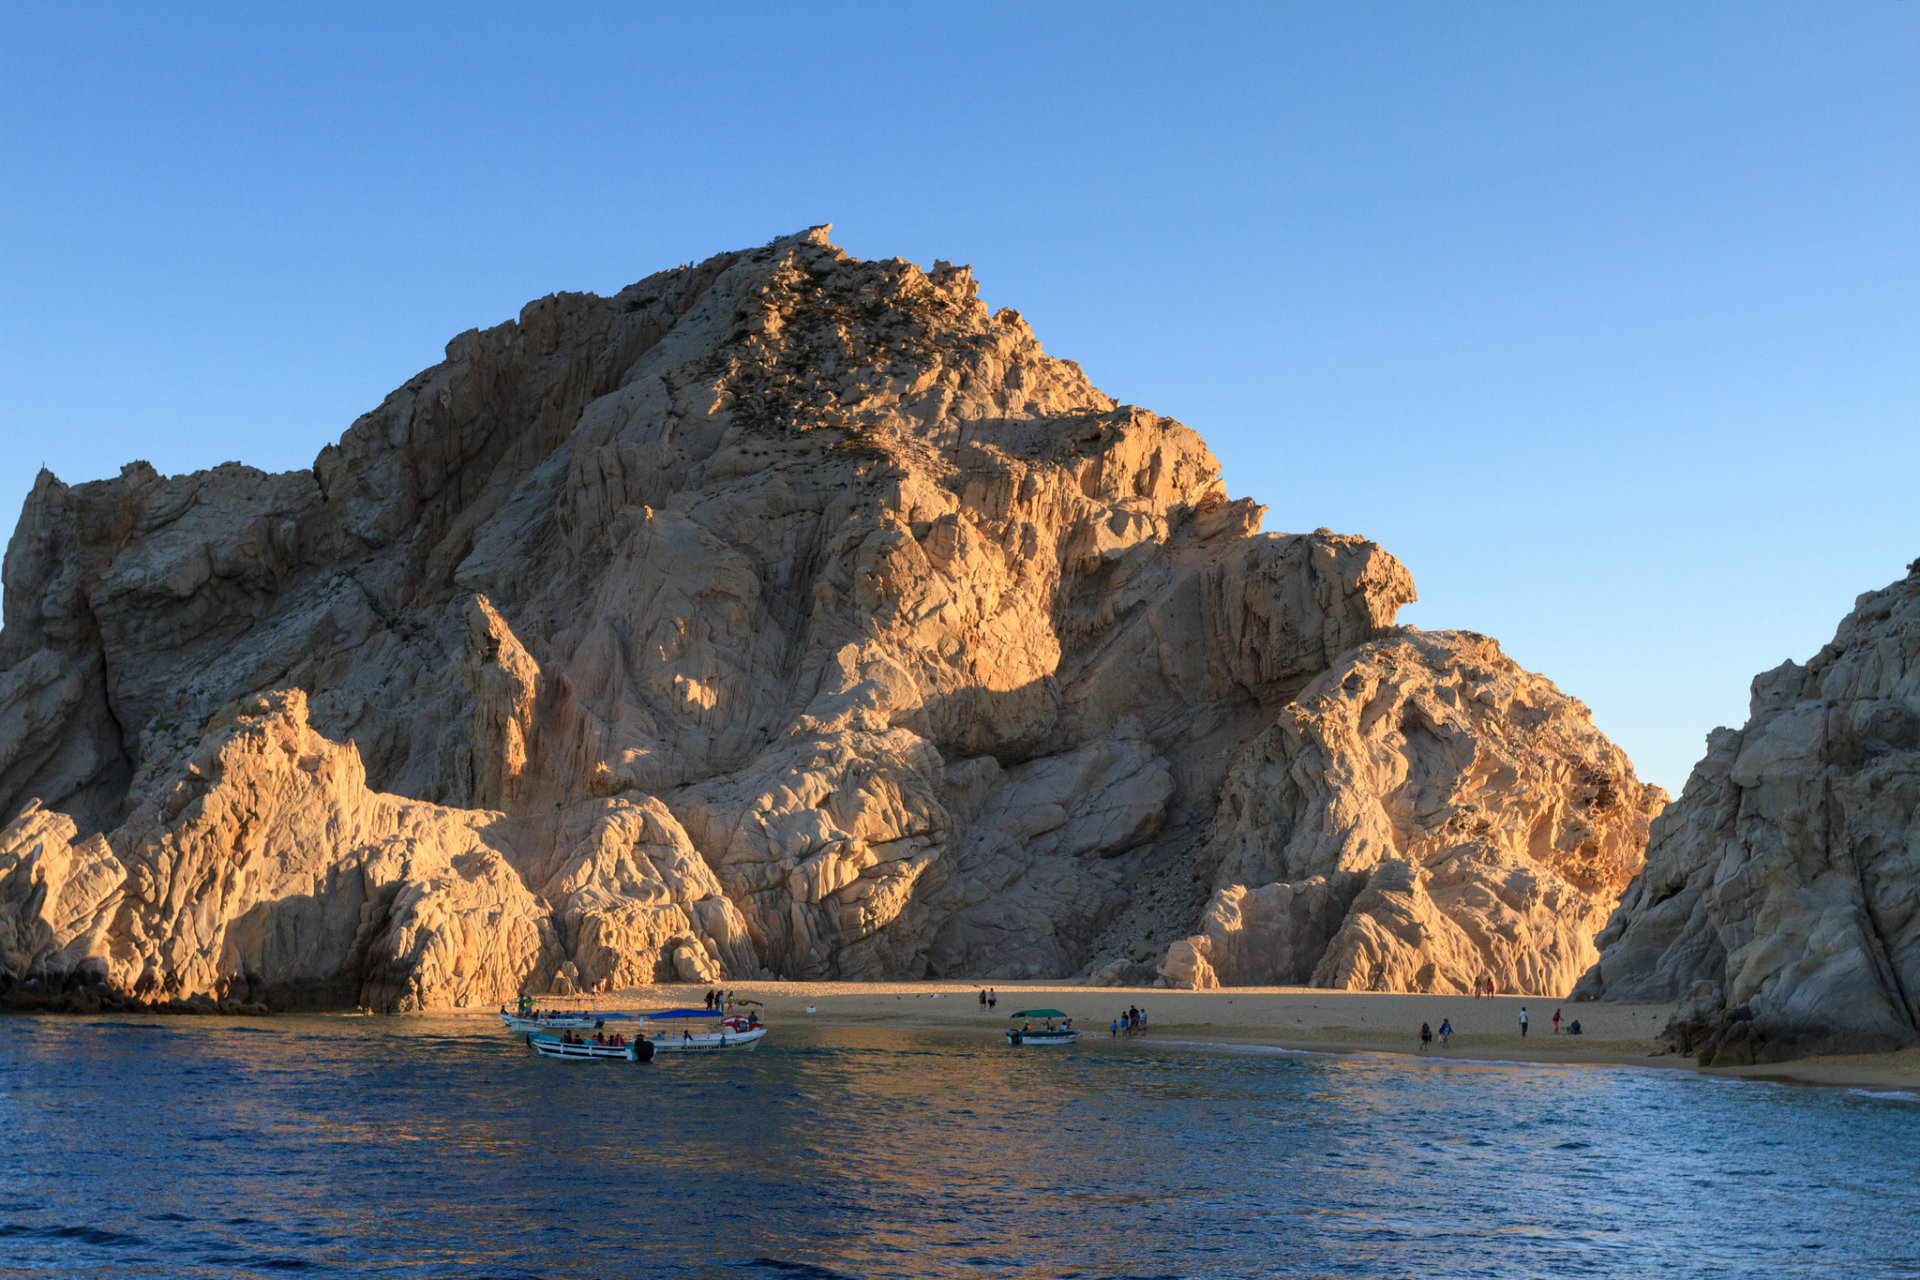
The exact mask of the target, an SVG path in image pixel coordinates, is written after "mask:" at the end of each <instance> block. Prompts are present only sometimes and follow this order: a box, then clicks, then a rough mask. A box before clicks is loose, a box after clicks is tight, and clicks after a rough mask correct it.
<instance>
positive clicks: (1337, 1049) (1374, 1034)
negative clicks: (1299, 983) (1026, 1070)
mask: <svg viewBox="0 0 1920 1280" xmlns="http://www.w3.org/2000/svg"><path fill="white" fill-rule="evenodd" d="M726 985H727V987H728V989H729V990H732V991H735V992H737V993H739V994H740V995H743V996H747V997H749V998H751V999H754V1000H759V1001H761V1002H763V1003H764V1004H765V1006H766V1010H765V1014H764V1016H765V1017H766V1019H767V1020H768V1022H770V1023H773V1024H774V1025H776V1026H777V1025H779V1024H781V1023H791V1022H798V1021H802V1020H805V1021H811V1022H818V1023H821V1024H824V1025H828V1026H846V1027H852V1026H886V1027H926V1028H937V1029H941V1030H977V1031H979V1032H980V1033H981V1034H982V1035H995V1036H997V1035H999V1034H1000V1033H1001V1032H1002V1031H1003V1030H1004V1029H1005V1028H1006V1026H1007V1024H1008V1022H1009V1018H1008V1015H1009V1014H1011V1013H1013V1012H1015V1011H1016V1010H1020V1009H1031V1008H1048V1009H1059V1010H1062V1011H1063V1012H1065V1013H1067V1014H1068V1015H1070V1016H1071V1017H1072V1018H1073V1019H1074V1023H1075V1025H1076V1026H1079V1027H1081V1028H1083V1029H1084V1030H1085V1032H1086V1034H1087V1035H1088V1036H1103V1037H1104V1036H1106V1035H1108V1024H1109V1022H1111V1021H1112V1019H1113V1018H1114V1017H1116V1016H1117V1015H1118V1014H1119V1013H1120V1012H1121V1011H1122V1010H1124V1009H1126V1008H1127V1007H1128V1006H1129V1005H1135V1006H1138V1007H1139V1008H1141V1009H1143V1010H1145V1011H1146V1014H1147V1035H1148V1036H1150V1037H1151V1038H1153V1039H1155V1040H1161V1041H1179V1042H1183V1043H1187V1044H1195V1045H1204V1044H1255V1045H1270V1046H1274V1047H1278V1048H1286V1049H1305V1050H1317V1051H1321V1052H1328V1053H1406V1054H1415V1055H1417V1054H1419V1053H1420V1052H1421V1049H1420V1024H1421V1023H1422V1022H1426V1023H1428V1024H1430V1025H1431V1026H1432V1027H1433V1028H1434V1030H1435V1031H1436V1032H1437V1031H1438V1030H1439V1027H1440V1023H1441V1020H1442V1019H1446V1020H1448V1021H1450V1022H1452V1023H1453V1029H1454V1036H1453V1043H1452V1045H1451V1046H1444V1047H1443V1046H1442V1045H1441V1044H1440V1043H1439V1041H1438V1039H1436V1040H1435V1041H1434V1043H1433V1045H1432V1047H1430V1048H1429V1049H1427V1050H1426V1053H1427V1055H1428V1056H1432V1057H1452V1058H1471V1059H1478V1060H1482V1061H1485V1060H1489V1059H1491V1060H1496V1061H1508V1062H1537V1063H1610V1064H1616V1065H1631V1066H1640V1067H1665V1068H1672V1069H1679V1070H1688V1071H1699V1070H1701V1068H1699V1067H1697V1066H1696V1065H1695V1064H1694V1061H1693V1059H1692V1058H1689V1057H1683V1056H1681V1055H1678V1054H1674V1053H1671V1052H1667V1051H1666V1048H1665V1045H1664V1044H1663V1043H1662V1042H1660V1041H1658V1040H1656V1039H1655V1037H1656V1036H1657V1035H1658V1034H1659V1033H1660V1031H1661V1029H1662V1028H1664V1027H1665V1026H1666V1025H1667V1021H1668V1019H1669V1018H1670V1017H1671V1016H1672V1014H1673V1006H1671V1005H1664V1004H1657V1005H1632V1004H1574V1003H1572V1002H1570V1001H1564V1000H1562V1001H1555V1000H1542V999H1539V998H1537V997H1532V996H1498V997H1495V998H1493V999H1475V998H1473V997H1472V996H1425V995H1390V994H1374V993H1365V992H1349V991H1322V990H1317V989H1314V988H1309V987H1234V988H1230V989H1225V990H1217V991H1169V990H1163V989H1160V988H1153V987H1145V988H1142V987H1081V986H1072V985H1068V984H1063V983H1059V982H1013V983H995V984H993V986H994V989H995V991H996V992H997V993H998V995H999V1004H998V1007H997V1008H996V1009H995V1010H994V1011H993V1012H992V1013H989V1012H988V1011H987V1010H986V1009H984V1008H982V1007H981V1006H980V1003H979V1000H978V993H979V991H980V990H981V984H978V983H965V982H730V983H728V984H726ZM703 990H704V989H703V988H700V987H684V986H670V985H662V986H657V987H644V988H637V989H633V990H627V991H619V992H613V993H610V994H607V995H603V996H600V997H598V998H597V1000H590V999H588V998H583V997H574V998H573V999H570V1000H562V999H558V998H553V999H550V1000H547V1001H543V1004H549V1005H552V1006H555V1007H559V1006H574V1007H586V1006H587V1005H588V1004H590V1003H593V1004H596V1005H597V1007H600V1008H608V1009H634V1008H646V1007H649V1006H652V1007H655V1008H657V1007H660V1006H661V1005H662V1004H675V1005H686V1004H694V1005H697V1004H699V1002H700V999H701V995H702V994H703ZM809 1006H811V1008H812V1010H813V1011H812V1012H808V1008H809ZM1523 1007H1524V1008H1525V1009H1526V1010H1527V1013H1528V1016H1529V1020H1530V1026H1529V1028H1528V1032H1527V1034H1526V1035H1525V1036H1524V1037H1523V1036H1522V1035H1521V1034H1520V1024H1519V1018H1520V1010H1521V1009H1522V1008H1523ZM1556 1009H1557V1010H1559V1011H1560V1015H1561V1026H1562V1028H1563V1032H1562V1034H1559V1035H1555V1034H1554V1033H1553V1014H1554V1011H1555V1010H1556ZM1576 1018H1577V1019H1579V1021H1580V1026H1581V1032H1582V1034H1580V1035H1578V1036H1575V1035H1569V1034H1565V1032H1564V1028H1565V1027H1566V1026H1568V1025H1569V1024H1571V1023H1572V1021H1573V1020H1574V1019H1576ZM1702 1074H1711V1075H1727V1076H1740V1077H1751V1078H1758V1079H1771V1080H1791V1081H1799V1082H1803V1083H1809V1084H1829V1085H1846V1086H1851V1087H1855V1088H1880V1089H1893V1090H1902V1091H1908V1090H1920V1050H1913V1051H1908V1052H1904V1053H1895V1054H1862V1055H1857V1056H1850V1057H1836V1058H1805V1059H1801V1060H1799V1061H1795V1062H1786V1063H1769V1064H1765V1065H1761V1066H1754V1067H1734V1068H1715V1069H1711V1070H1708V1071H1703V1072H1702Z"/></svg>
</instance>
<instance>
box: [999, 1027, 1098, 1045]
mask: <svg viewBox="0 0 1920 1280" xmlns="http://www.w3.org/2000/svg"><path fill="white" fill-rule="evenodd" d="M1079 1038H1080V1032H1079V1031H1078V1030H1073V1031H1009V1032H1007V1043H1008V1044H1010V1045H1013V1046H1015V1047H1016V1048H1022V1049H1025V1048H1038V1047H1039V1046H1041V1045H1049V1044H1072V1043H1073V1042H1074V1041H1075V1040H1078V1039H1079Z"/></svg>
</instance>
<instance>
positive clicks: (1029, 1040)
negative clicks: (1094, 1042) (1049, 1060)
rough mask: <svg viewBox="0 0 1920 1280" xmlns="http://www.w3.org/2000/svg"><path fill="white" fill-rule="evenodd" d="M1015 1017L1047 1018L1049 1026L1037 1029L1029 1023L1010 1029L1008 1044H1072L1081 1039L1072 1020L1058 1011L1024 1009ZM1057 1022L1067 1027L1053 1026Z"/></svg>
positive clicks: (1008, 1030) (1008, 1029)
mask: <svg viewBox="0 0 1920 1280" xmlns="http://www.w3.org/2000/svg"><path fill="white" fill-rule="evenodd" d="M1013 1016H1014V1017H1015V1018H1029V1019H1031V1018H1045V1019H1046V1020H1047V1025H1046V1026H1044V1027H1036V1026H1033V1025H1031V1023H1029V1024H1028V1025H1026V1026H1019V1027H1008V1028H1007V1043H1008V1044H1011V1045H1027V1044H1072V1043H1073V1042H1074V1041H1075V1040H1078V1039H1079V1038H1080V1033H1079V1031H1077V1030H1075V1029H1074V1027H1073V1025H1072V1019H1070V1018H1068V1017H1067V1015H1066V1014H1064V1013H1062V1012H1060V1011H1059V1010H1058V1009H1022V1010H1021V1011H1020V1012H1018V1013H1016V1014H1014V1015H1013ZM1056 1020H1058V1021H1059V1022H1061V1023H1063V1024H1065V1025H1063V1026H1059V1027H1055V1026H1054V1025H1053V1024H1054V1022H1055V1021H1056Z"/></svg>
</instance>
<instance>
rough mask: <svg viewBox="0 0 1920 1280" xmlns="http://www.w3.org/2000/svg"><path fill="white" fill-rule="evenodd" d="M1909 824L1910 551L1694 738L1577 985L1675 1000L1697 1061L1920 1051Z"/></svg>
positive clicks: (1916, 668) (1915, 889) (1919, 601)
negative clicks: (1743, 718)
mask: <svg viewBox="0 0 1920 1280" xmlns="http://www.w3.org/2000/svg"><path fill="white" fill-rule="evenodd" d="M1916 819H1920V561H1916V562H1915V565H1914V567H1913V569H1912V570H1911V571H1910V572H1909V573H1908V575H1907V577H1906V578H1905V579H1903V580H1902V581H1900V582H1896V583H1894V584H1893V585H1892V586H1890V587H1888V588H1886V589H1885V590H1883V591H1875V592H1871V593H1869V594H1867V595H1864V596H1861V597H1860V599H1859V600H1858V601H1857V602H1856V604H1855V607H1854V610H1853V612H1852V613H1851V614H1849V615H1848V617H1847V618H1846V620H1845V621H1844V622H1842V623H1841V624H1840V629H1839V631H1838V632H1837V633H1836V634H1835V636H1834V638H1833V642H1832V643H1831V644H1829V645H1827V647H1826V648H1824V649H1822V650H1821V651H1820V652H1819V653H1818V654H1816V655H1815V656H1814V658H1813V660H1812V661H1810V662H1808V663H1807V664H1806V665H1805V666H1800V665H1798V664H1797V663H1793V662H1788V663H1785V664H1783V665H1781V666H1779V667H1777V668H1775V669H1774V670H1772V671H1769V672H1766V673H1765V674H1763V675H1761V676H1758V677H1756V678H1755V680H1754V682H1753V700H1752V707H1751V711H1750V713H1749V717H1748V720H1747V724H1746V727H1745V728H1742V729H1740V730H1737V731H1736V730H1732V729H1716V730H1715V731H1714V732H1713V734H1712V735H1711V736H1710V737H1709V738H1708V740H1707V755H1706V758H1705V759H1703V760H1701V761H1700V763H1699V764H1698V765H1696V766H1695V767H1694V770H1693V775H1692V776H1691V777H1690V778H1689V779H1688V780H1687V785H1686V789H1685V790H1684V791H1683V792H1682V793H1681V795H1680V798H1679V800H1677V801H1676V802H1675V803H1674V804H1673V806H1672V807H1671V808H1670V809H1668V810H1667V811H1666V812H1665V813H1664V814H1662V815H1661V817H1660V819H1659V820H1658V821H1657V822H1656V823H1655V824H1654V826H1653V833H1652V840H1651V843H1650V845H1649V848H1648V853H1647V865H1646V869H1645V870H1644V871H1642V872H1641V873H1640V875H1639V877H1638V878H1637V879H1636V880H1635V881H1634V882H1633V884H1632V886H1631V887H1630V888H1629V889H1628V891H1627V893H1626V895H1625V896H1624V897H1623V899H1622V900H1621V903H1620V907H1619V910H1618V911H1617V912H1616V913H1615V914H1614V916H1613V918H1612V919H1611V920H1610V921H1609V922H1608V924H1607V927H1606V930H1605V932H1604V933H1602V934H1601V936H1600V939H1599V942H1600V946H1601V955H1600V960H1599V963H1598V964H1596V965H1595V966H1594V968H1593V969H1592V971H1591V972H1589V973H1588V974H1587V975H1586V976H1585V977H1584V978H1583V979H1582V980H1581V982H1580V988H1579V989H1580V992H1581V994H1583V995H1588V996H1594V997H1604V998H1606V999H1613V1000H1649V1001H1653V1000H1676V1001H1683V1002H1684V1003H1683V1005H1682V1008H1681V1010H1680V1013H1679V1015H1678V1017H1677V1018H1676V1019H1675V1022H1674V1025H1673V1027H1672V1028H1670V1031H1671V1034H1672V1035H1673V1036H1674V1038H1675V1039H1676V1041H1677V1042H1678V1044H1679V1046H1680V1047H1681V1048H1682V1049H1683V1050H1686V1051H1690V1052H1695V1053H1697V1054H1699V1056H1700V1060H1701V1061H1702V1062H1703V1063H1707V1064H1714V1063H1747V1062H1756V1061H1769V1060H1777V1059H1781V1058H1786V1057H1793V1056H1798V1055H1800V1054H1805V1053H1819V1052H1847V1051H1855V1050H1871V1049H1891V1048H1902V1047H1907V1046H1911V1045H1915V1044H1920V820H1916Z"/></svg>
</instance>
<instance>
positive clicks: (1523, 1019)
mask: <svg viewBox="0 0 1920 1280" xmlns="http://www.w3.org/2000/svg"><path fill="white" fill-rule="evenodd" d="M1520 1038H1521V1039H1522V1040H1524V1039H1526V1038H1527V1006H1525V1005H1521V1006H1520Z"/></svg>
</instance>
